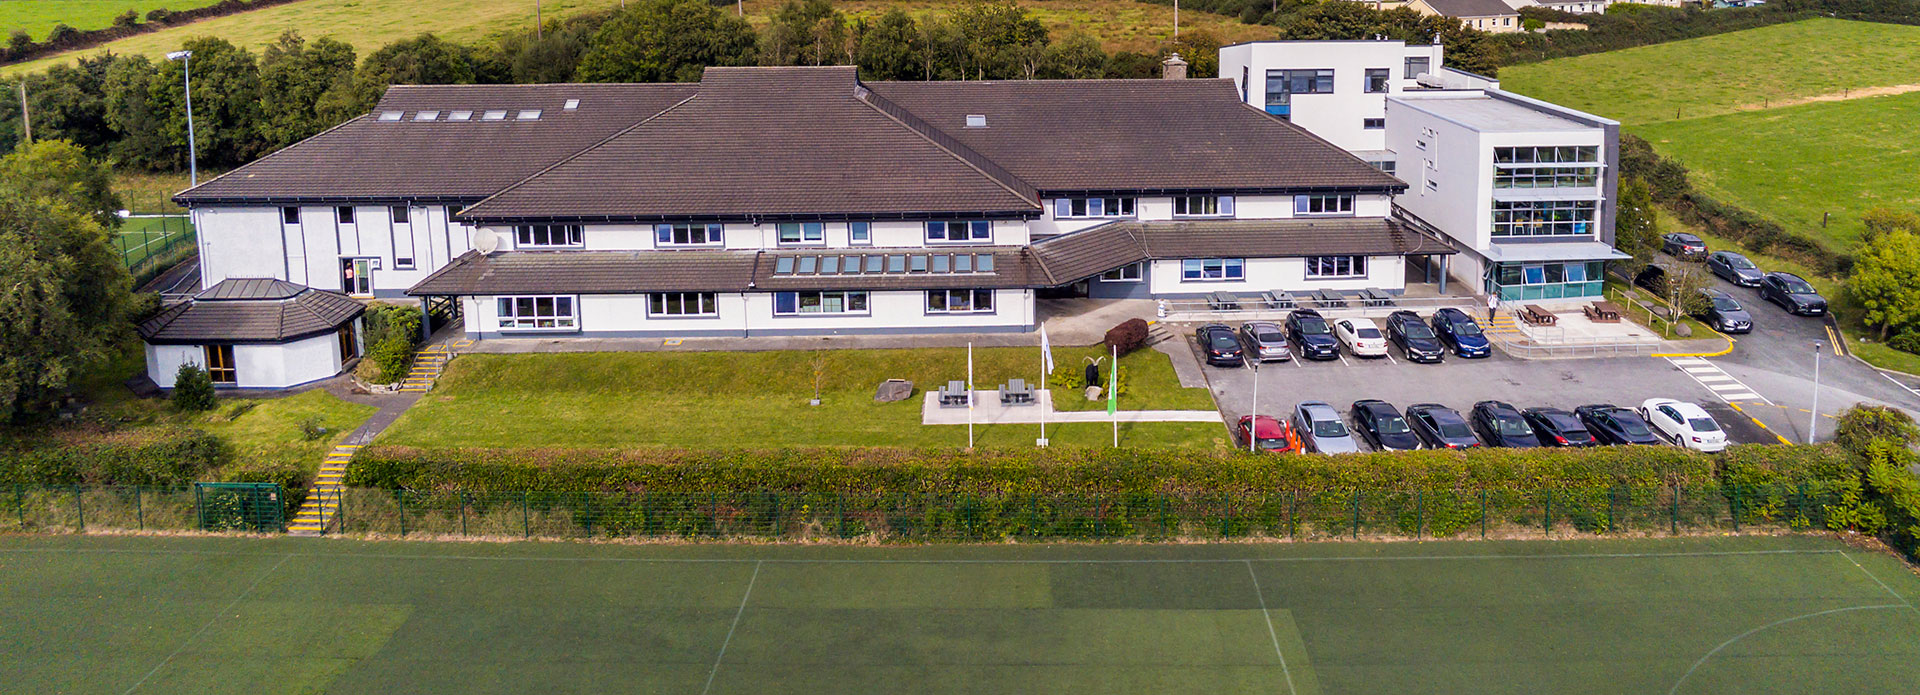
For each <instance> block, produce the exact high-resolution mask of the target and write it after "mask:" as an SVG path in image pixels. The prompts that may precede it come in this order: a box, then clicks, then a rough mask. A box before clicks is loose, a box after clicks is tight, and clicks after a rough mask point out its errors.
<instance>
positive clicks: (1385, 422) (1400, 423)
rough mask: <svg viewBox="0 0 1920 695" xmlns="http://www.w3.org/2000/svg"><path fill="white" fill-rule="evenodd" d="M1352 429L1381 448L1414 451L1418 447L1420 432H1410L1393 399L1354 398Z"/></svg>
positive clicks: (1351, 413) (1374, 445)
mask: <svg viewBox="0 0 1920 695" xmlns="http://www.w3.org/2000/svg"><path fill="white" fill-rule="evenodd" d="M1350 416H1351V417H1352V418H1353V429H1354V430H1356V431H1358V432H1359V433H1360V438H1362V439H1365V440H1367V443H1368V444H1371V445H1373V448H1374V449H1377V450H1380V451H1413V450H1414V449H1418V448H1420V436H1419V435H1416V434H1414V433H1413V428H1412V427H1411V426H1409V425H1407V419H1406V418H1404V417H1401V416H1400V411H1398V410H1395V409H1394V407H1393V404H1392V403H1388V402H1386V401H1381V400H1364V401H1354V402H1353V410H1352V411H1350Z"/></svg>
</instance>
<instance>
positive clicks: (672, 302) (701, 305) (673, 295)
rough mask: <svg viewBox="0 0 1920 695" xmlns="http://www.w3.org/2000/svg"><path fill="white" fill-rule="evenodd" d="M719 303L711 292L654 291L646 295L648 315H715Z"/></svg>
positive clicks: (718, 309) (718, 311)
mask: <svg viewBox="0 0 1920 695" xmlns="http://www.w3.org/2000/svg"><path fill="white" fill-rule="evenodd" d="M719 313H720V305H719V302H718V299H717V297H716V295H715V294H714V293H712V292H656V293H653V294H649V295H647V315H648V316H717V315H719Z"/></svg>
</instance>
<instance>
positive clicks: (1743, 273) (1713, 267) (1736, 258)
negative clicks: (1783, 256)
mask: <svg viewBox="0 0 1920 695" xmlns="http://www.w3.org/2000/svg"><path fill="white" fill-rule="evenodd" d="M1707 270H1709V271H1712V272H1713V274H1714V275H1718V276H1720V278H1721V279H1723V280H1726V281H1727V282H1731V283H1733V284H1735V285H1739V286H1741V287H1759V286H1760V281H1761V280H1762V279H1764V278H1765V277H1766V276H1767V274H1766V273H1763V272H1760V266H1757V265H1754V264H1753V261H1750V260H1747V257H1746V256H1742V255H1740V254H1737V253H1734V252H1732V251H1715V252H1713V255H1711V256H1708V257H1707Z"/></svg>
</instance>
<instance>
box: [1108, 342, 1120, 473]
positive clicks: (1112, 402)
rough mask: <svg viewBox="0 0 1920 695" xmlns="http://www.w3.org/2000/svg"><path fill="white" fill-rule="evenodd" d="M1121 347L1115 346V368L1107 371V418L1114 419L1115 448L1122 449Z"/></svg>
mask: <svg viewBox="0 0 1920 695" xmlns="http://www.w3.org/2000/svg"><path fill="white" fill-rule="evenodd" d="M1119 388H1120V346H1118V345H1115V346H1113V366H1112V368H1111V369H1108V370H1107V416H1108V417H1110V418H1113V446H1114V448H1116V449H1117V448H1119V447H1120V393H1119Z"/></svg>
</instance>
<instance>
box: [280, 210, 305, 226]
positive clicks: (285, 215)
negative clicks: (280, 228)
mask: <svg viewBox="0 0 1920 695" xmlns="http://www.w3.org/2000/svg"><path fill="white" fill-rule="evenodd" d="M280 224H300V208H280Z"/></svg>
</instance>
